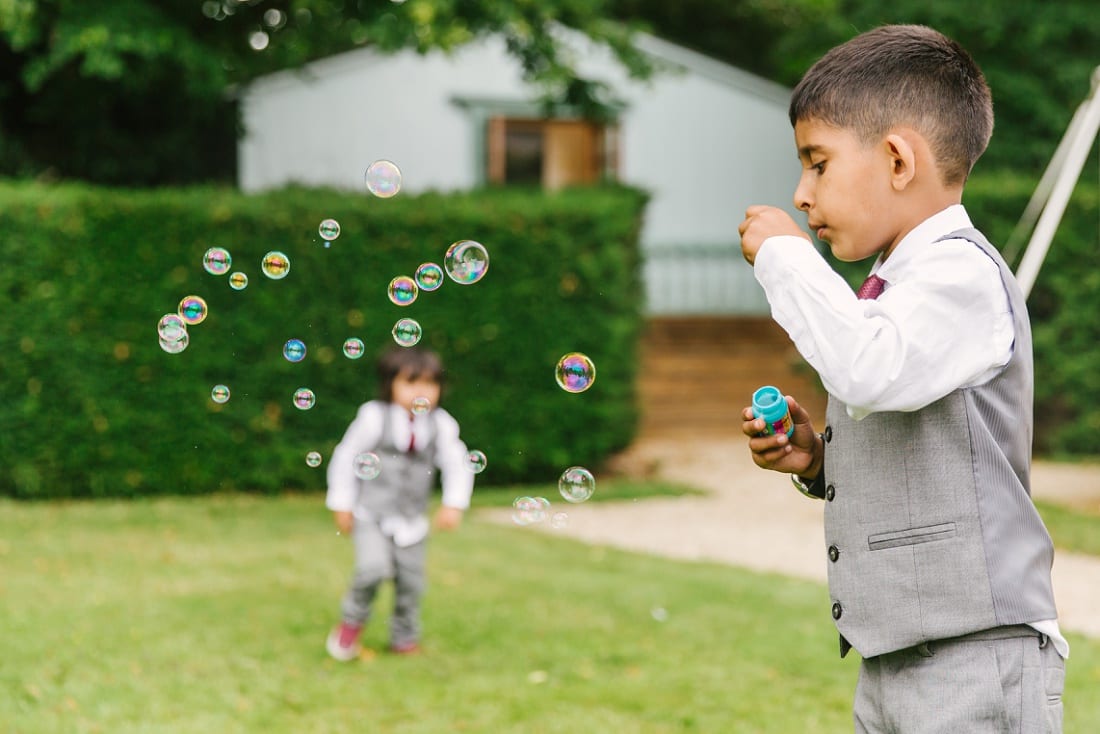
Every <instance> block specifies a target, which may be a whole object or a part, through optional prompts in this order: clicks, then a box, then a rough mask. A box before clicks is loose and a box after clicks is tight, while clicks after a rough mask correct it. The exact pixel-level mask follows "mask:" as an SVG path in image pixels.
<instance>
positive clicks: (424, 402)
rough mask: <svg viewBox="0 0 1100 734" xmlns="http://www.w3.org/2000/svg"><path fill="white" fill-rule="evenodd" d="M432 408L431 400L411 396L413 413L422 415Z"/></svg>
mask: <svg viewBox="0 0 1100 734" xmlns="http://www.w3.org/2000/svg"><path fill="white" fill-rule="evenodd" d="M431 409H432V401H431V400H428V399H427V398H425V397H417V398H413V401H412V412H413V415H424V414H425V413H427V412H428V411H429V410H431Z"/></svg>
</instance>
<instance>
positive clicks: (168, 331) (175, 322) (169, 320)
mask: <svg viewBox="0 0 1100 734" xmlns="http://www.w3.org/2000/svg"><path fill="white" fill-rule="evenodd" d="M157 334H159V335H160V338H161V339H164V340H166V341H170V342H175V341H179V340H180V339H182V338H183V337H185V336H187V322H185V321H184V320H183V319H182V318H181V317H180V315H179V314H178V313H166V314H164V315H163V316H161V317H160V322H158V323H157Z"/></svg>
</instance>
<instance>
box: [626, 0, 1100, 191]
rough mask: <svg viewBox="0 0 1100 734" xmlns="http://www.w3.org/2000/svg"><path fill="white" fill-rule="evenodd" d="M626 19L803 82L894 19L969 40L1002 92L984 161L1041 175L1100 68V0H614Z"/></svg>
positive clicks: (998, 92) (777, 77)
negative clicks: (842, 49) (852, 41)
mask: <svg viewBox="0 0 1100 734" xmlns="http://www.w3.org/2000/svg"><path fill="white" fill-rule="evenodd" d="M612 6H613V10H614V12H615V13H616V14H617V15H619V16H620V17H624V18H625V17H631V18H642V19H645V20H646V21H647V22H648V23H649V25H650V27H651V28H652V29H654V30H655V31H656V32H657V33H659V34H660V35H663V36H665V37H667V38H668V39H670V40H673V41H675V42H677V43H680V44H683V45H686V46H688V47H691V48H694V49H695V50H698V51H700V52H702V53H705V54H708V55H711V56H714V57H716V58H719V59H722V60H724V61H727V62H729V63H731V64H733V65H735V66H738V67H741V68H744V69H748V70H750V71H754V72H756V73H758V74H761V75H762V76H765V77H767V78H769V79H773V80H775V81H778V82H780V83H782V84H786V85H794V84H795V83H797V82H798V79H799V78H800V77H801V76H802V74H803V73H804V72H805V71H806V69H807V68H809V66H810V65H811V64H813V62H814V61H815V60H817V59H818V58H820V57H821V55H822V54H824V53H825V52H826V51H828V50H829V49H830V48H832V47H833V46H835V45H837V44H838V43H843V42H844V41H846V40H848V39H849V38H851V37H852V36H854V35H856V34H857V33H860V32H863V31H866V30H870V29H871V28H874V27H875V26H878V25H882V24H885V23H919V24H924V25H929V26H932V27H933V28H936V29H937V30H940V31H942V32H943V33H945V34H947V35H948V36H950V37H951V38H954V39H955V40H957V41H958V42H959V43H961V44H962V45H963V46H964V47H965V48H966V49H967V50H968V51H969V52H970V53H971V55H973V56H974V58H975V60H976V61H977V62H978V64H979V65H980V66H981V67H982V69H983V71H984V73H985V75H986V78H987V80H988V82H989V85H990V87H991V89H992V90H993V99H994V106H995V110H996V120H997V122H996V130H995V132H994V136H993V140H992V142H991V143H990V147H989V150H988V152H987V153H986V155H985V157H984V158H983V160H982V163H981V165H982V166H983V167H984V168H986V169H989V168H1011V169H1013V170H1016V171H1018V172H1026V173H1031V172H1036V173H1037V172H1038V171H1041V170H1042V167H1043V166H1044V165H1045V164H1046V162H1047V161H1048V160H1049V159H1050V157H1051V155H1052V154H1053V152H1054V148H1055V146H1056V145H1057V143H1058V140H1059V139H1060V138H1061V136H1062V133H1063V132H1064V131H1065V128H1066V126H1067V125H1068V124H1069V120H1070V117H1071V116H1072V114H1073V111H1074V109H1075V108H1076V107H1077V105H1078V104H1079V103H1080V102H1081V100H1082V99H1083V98H1084V97H1085V95H1086V94H1087V93H1088V91H1089V77H1090V74H1091V72H1092V70H1093V69H1094V68H1095V67H1096V66H1097V65H1100V16H1098V15H1097V4H1096V0H1053V1H1051V0H1018V1H1016V2H1011V3H1007V2H1002V0H892V2H889V3H884V2H881V1H880V0H741V1H740V2H717V1H716V0H683V1H682V2H678V3H668V2H659V1H656V0H613V3H612Z"/></svg>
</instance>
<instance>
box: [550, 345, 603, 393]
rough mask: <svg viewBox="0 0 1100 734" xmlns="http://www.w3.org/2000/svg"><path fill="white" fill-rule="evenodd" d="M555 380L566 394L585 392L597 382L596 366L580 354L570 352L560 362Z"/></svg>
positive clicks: (555, 373) (555, 372) (555, 371)
mask: <svg viewBox="0 0 1100 734" xmlns="http://www.w3.org/2000/svg"><path fill="white" fill-rule="evenodd" d="M554 379H556V380H557V381H558V385H559V386H560V387H561V389H562V390H565V391H566V392H572V393H578V392H584V391H585V390H587V389H588V388H590V387H592V383H594V382H595V381H596V365H595V364H593V363H592V360H591V359H589V358H588V357H587V356H586V355H584V354H581V353H580V352H570V353H569V354H566V355H565V356H563V357H562V358H561V359H559V360H558V366H557V368H556V369H555V370H554Z"/></svg>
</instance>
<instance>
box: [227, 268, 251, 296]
mask: <svg viewBox="0 0 1100 734" xmlns="http://www.w3.org/2000/svg"><path fill="white" fill-rule="evenodd" d="M229 287H230V288H232V289H233V290H235V291H243V290H244V289H245V288H247V287H248V276H247V275H245V274H244V273H242V272H241V271H240V270H238V271H237V272H235V273H233V274H231V275H230V276H229Z"/></svg>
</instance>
